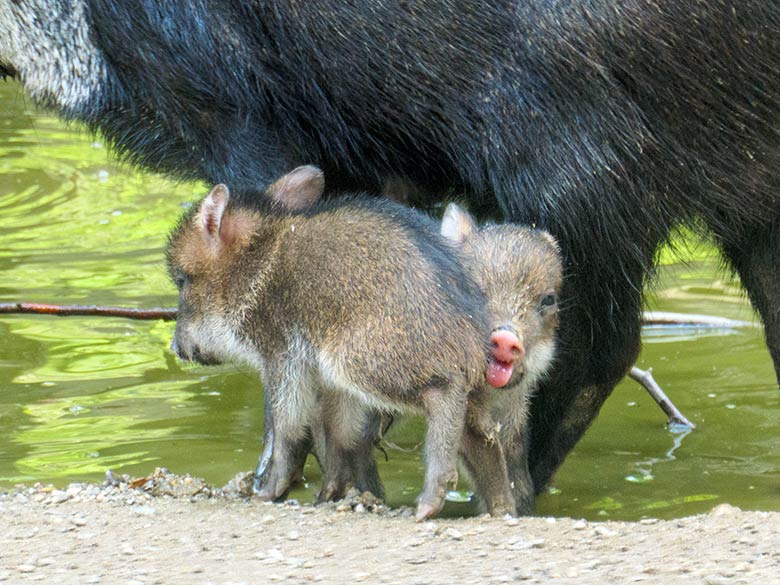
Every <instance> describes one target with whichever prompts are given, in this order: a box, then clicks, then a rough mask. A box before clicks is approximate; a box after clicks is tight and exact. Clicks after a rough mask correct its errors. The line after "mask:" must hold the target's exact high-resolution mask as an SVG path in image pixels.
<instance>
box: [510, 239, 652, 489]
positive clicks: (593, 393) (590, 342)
mask: <svg viewBox="0 0 780 585" xmlns="http://www.w3.org/2000/svg"><path fill="white" fill-rule="evenodd" d="M653 249H654V247H653ZM634 268H635V270H634V271H632V272H628V273H627V274H626V276H624V277H623V278H624V279H627V281H626V280H624V281H623V282H619V281H618V282H616V283H613V284H612V286H611V287H607V288H606V291H605V290H604V288H601V287H593V288H590V287H588V286H587V284H588V283H587V279H582V278H578V277H573V278H572V277H569V278H564V292H563V294H562V297H563V305H564V308H563V310H562V312H561V326H560V328H559V331H558V339H559V341H558V349H559V356H558V358H557V360H556V364H557V365H556V367H554V368H553V371H552V373H551V375H550V377H549V379H548V380H547V381H545V382H544V383H543V384H542V385H541V386H540V388H539V389H538V390H537V391H536V393H535V396H534V399H533V401H532V406H531V440H530V449H529V453H528V457H529V461H528V466H529V469H530V471H531V477H532V478H533V484H534V490H535V492H536V493H539V492H541V491H542V490H543V489H544V488H545V486H546V485H547V483H548V482H549V480H550V478H551V477H552V475H553V474H554V473H555V471H556V470H557V469H558V467H559V466H560V464H561V463H562V462H563V460H564V459H565V458H566V455H568V453H569V452H570V451H571V449H572V448H573V447H574V445H575V444H576V443H577V441H579V439H580V438H581V437H582V435H583V434H584V433H585V431H586V430H587V429H588V427H589V426H590V425H591V423H592V422H593V420H594V419H595V418H596V416H597V415H598V412H599V410H600V409H601V406H602V404H604V401H605V400H606V399H607V398H608V397H609V395H610V393H611V392H612V390H613V389H614V387H615V385H616V384H617V383H618V382H619V381H620V380H621V379H622V378H623V377H624V376H625V374H626V372H628V370H629V368H630V367H631V365H632V364H633V363H634V362H635V361H636V358H637V356H638V354H639V349H640V345H641V343H640V333H641V323H640V318H641V289H642V282H643V271H642V270H641V268H640V267H638V266H635V267H634ZM588 276H589V277H591V275H588ZM601 276H607V277H608V276H609V274H607V275H601ZM582 280H585V282H584V283H583V282H582ZM632 283H634V284H633V285H632ZM589 288H590V293H589ZM594 289H595V291H598V292H594ZM583 294H584V295H587V294H591V295H595V294H599V295H601V299H602V300H601V302H600V303H595V302H590V303H586V302H585V301H584V299H583V298H582V295H583ZM591 301H593V299H591ZM586 311H591V312H590V313H588V312H586ZM595 311H599V313H598V314H595V313H594V312H595ZM521 475H522V474H521ZM521 479H522V477H521ZM510 480H512V481H516V480H517V478H516V477H513V476H510Z"/></svg>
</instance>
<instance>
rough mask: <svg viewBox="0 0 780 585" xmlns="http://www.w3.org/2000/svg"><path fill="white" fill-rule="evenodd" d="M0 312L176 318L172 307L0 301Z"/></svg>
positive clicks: (128, 317) (173, 319)
mask: <svg viewBox="0 0 780 585" xmlns="http://www.w3.org/2000/svg"><path fill="white" fill-rule="evenodd" d="M0 313H33V314H37V315H57V316H59V317H68V316H72V315H83V316H90V317H93V316H96V317H125V318H127V319H143V320H157V319H161V320H163V321H175V320H176V309H173V308H155V309H133V308H130V307H101V306H96V305H49V304H46V303H0Z"/></svg>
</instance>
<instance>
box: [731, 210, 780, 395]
mask: <svg viewBox="0 0 780 585" xmlns="http://www.w3.org/2000/svg"><path fill="white" fill-rule="evenodd" d="M721 244H722V247H723V252H724V254H725V255H726V257H727V258H728V260H729V261H730V263H731V266H732V267H733V268H734V270H735V271H736V272H737V274H739V277H740V279H741V281H742V285H743V286H744V287H745V290H747V293H748V296H749V297H750V302H751V303H752V304H753V307H754V308H755V309H756V310H757V311H758V313H759V314H760V315H761V319H762V321H763V322H764V333H765V335H766V344H767V346H768V348H769V354H770V355H771V356H772V363H773V364H774V366H775V375H776V376H777V379H778V382H780V220H778V219H776V220H775V221H774V222H772V223H771V224H769V225H767V226H764V227H761V228H758V229H756V230H754V231H752V232H750V233H749V234H747V235H745V236H744V237H743V238H742V239H740V240H739V241H738V242H723V241H721Z"/></svg>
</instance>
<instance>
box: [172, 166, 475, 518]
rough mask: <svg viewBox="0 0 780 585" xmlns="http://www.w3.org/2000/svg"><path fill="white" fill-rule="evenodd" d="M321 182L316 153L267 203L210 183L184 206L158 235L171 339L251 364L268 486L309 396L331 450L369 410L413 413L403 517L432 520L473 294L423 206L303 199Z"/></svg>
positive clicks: (289, 473)
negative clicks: (409, 487) (412, 468)
mask: <svg viewBox="0 0 780 585" xmlns="http://www.w3.org/2000/svg"><path fill="white" fill-rule="evenodd" d="M322 188H323V177H322V173H321V172H320V171H319V169H316V168H314V167H299V168H297V169H295V170H294V171H292V172H291V173H289V174H287V175H285V176H284V177H282V178H281V179H280V180H279V181H277V182H276V183H275V184H274V185H273V186H272V187H271V188H270V189H269V191H268V193H269V194H270V198H271V199H272V201H271V202H270V203H269V204H266V203H263V204H260V205H258V204H256V203H255V204H254V205H253V206H249V205H243V204H240V203H239V202H238V201H237V200H235V201H234V200H233V199H231V198H230V196H229V191H228V188H227V187H226V186H224V185H217V186H216V187H214V188H213V189H212V191H211V192H210V193H209V194H208V196H207V197H206V198H205V199H204V200H203V201H202V203H201V204H200V205H199V206H197V207H196V208H194V210H193V211H192V212H190V213H188V214H187V215H186V216H185V217H184V218H183V219H182V220H181V222H180V224H179V226H178V227H177V228H176V229H175V230H174V232H173V234H172V235H171V238H170V242H169V246H168V264H169V269H170V273H171V276H172V278H173V279H174V281H175V283H176V285H177V287H178V289H179V316H178V320H177V323H176V331H175V334H174V339H173V342H172V345H171V347H172V348H173V350H174V351H175V352H176V354H177V355H178V356H179V357H180V358H182V359H185V360H196V361H199V362H202V363H216V362H222V361H235V360H239V361H244V362H247V363H249V364H251V365H252V366H254V367H256V368H258V369H259V370H260V373H261V376H262V378H263V381H264V384H265V401H266V413H268V414H269V415H270V417H271V418H270V420H267V421H266V425H269V423H270V424H271V426H272V429H273V432H270V433H268V432H266V434H265V438H266V441H265V445H264V452H263V455H262V456H261V460H260V464H259V467H258V471H259V473H261V474H262V475H263V476H264V477H263V481H262V482H261V486H262V488H261V490H260V492H259V493H258V496H259V497H261V498H264V499H267V500H274V499H277V498H279V497H281V496H283V495H284V493H285V492H286V491H287V490H288V488H289V485H290V482H291V481H293V480H294V479H295V478H296V476H297V473H298V470H299V469H300V464H301V461H300V460H299V457H300V454H301V453H304V454H305V452H306V448H305V447H302V445H305V444H307V442H308V441H309V436H308V429H309V428H310V426H311V422H312V421H311V416H312V413H313V412H314V411H315V409H316V408H317V404H318V401H322V402H324V404H325V409H326V410H327V416H325V420H326V421H328V423H329V428H327V429H326V435H327V438H328V448H327V454H326V455H325V456H324V457H325V458H326V459H329V458H333V459H335V460H336V461H343V460H347V459H349V457H350V455H349V453H350V451H351V450H352V449H354V448H355V446H356V445H357V444H358V443H359V442H360V441H361V440H362V430H363V427H364V426H365V424H366V421H365V417H366V415H367V414H368V413H370V411H371V409H373V410H379V411H385V412H387V411H413V412H422V413H423V414H424V415H425V417H426V419H427V433H426V438H425V448H424V451H425V480H424V486H423V490H422V493H421V494H420V496H419V499H418V505H417V512H416V518H417V520H422V519H425V518H429V517H431V516H433V515H435V514H436V513H438V512H439V511H440V510H441V508H442V506H443V505H444V496H445V494H446V492H447V490H448V488H449V486H450V485H451V484H453V483H454V482H455V481H456V480H457V470H456V459H457V454H458V448H459V446H460V445H461V444H462V440H463V428H464V424H465V419H466V408H467V398H468V395H469V390H470V389H472V388H475V387H476V386H477V385H478V384H480V382H481V381H482V380H484V376H485V367H486V356H487V343H486V336H485V332H486V331H487V330H488V322H487V317H486V306H485V300H484V296H483V294H482V292H481V289H480V288H479V287H478V286H477V285H476V284H475V283H474V282H473V280H472V279H471V277H470V276H469V275H468V274H467V273H465V271H464V269H463V268H462V266H461V264H460V262H459V261H458V257H457V254H456V253H455V252H454V250H453V246H452V245H451V244H450V243H448V242H447V241H446V239H445V238H443V237H442V236H441V235H440V234H439V233H438V230H437V226H436V224H435V223H433V222H432V221H431V220H429V219H428V218H426V217H424V216H423V215H422V214H420V213H418V212H415V211H413V210H410V209H408V208H405V207H403V206H401V205H397V204H394V203H391V202H388V201H384V200H381V199H376V198H362V197H360V196H353V197H345V198H340V199H338V200H335V201H322V202H318V203H316V204H314V205H310V202H309V201H308V200H307V198H310V196H311V198H319V195H320V193H321V192H322ZM275 202H276V203H277V204H276V205H274V203H275ZM304 208H306V209H304ZM331 467H333V466H330V465H329V464H328V462H326V464H325V465H324V466H323V468H324V469H329V468H331ZM336 467H337V466H336ZM328 479H329V478H327V477H324V481H328Z"/></svg>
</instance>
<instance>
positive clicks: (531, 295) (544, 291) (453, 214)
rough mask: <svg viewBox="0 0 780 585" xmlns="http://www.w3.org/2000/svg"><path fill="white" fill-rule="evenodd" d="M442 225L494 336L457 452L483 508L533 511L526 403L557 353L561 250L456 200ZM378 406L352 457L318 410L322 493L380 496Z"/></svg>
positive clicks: (542, 236)
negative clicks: (331, 446)
mask: <svg viewBox="0 0 780 585" xmlns="http://www.w3.org/2000/svg"><path fill="white" fill-rule="evenodd" d="M272 190H273V187H272ZM293 194H294V193H293V191H290V190H288V191H287V192H286V196H288V197H292V196H293ZM315 198H316V197H315V194H314V193H311V194H310V195H309V197H308V199H309V200H310V203H313V200H314V199H315ZM292 204H294V205H297V204H298V203H297V202H295V201H293V202H292ZM440 231H441V233H442V235H443V236H445V237H446V238H447V239H449V240H450V241H451V242H453V243H454V244H456V245H457V246H458V248H459V249H460V251H461V253H462V256H463V258H462V260H463V263H464V267H465V268H466V270H467V271H468V272H469V273H470V274H471V275H472V277H473V278H474V280H475V281H476V283H477V284H478V285H479V286H480V288H481V289H482V290H483V292H484V294H485V296H486V299H487V303H488V319H489V326H488V328H487V329H486V330H485V337H486V338H489V339H490V342H491V345H492V348H491V351H490V354H491V355H490V356H489V363H488V365H487V369H486V372H485V378H484V379H483V380H482V381H481V384H480V385H479V387H478V388H476V389H474V391H473V392H471V394H470V396H469V404H468V408H467V424H466V427H465V431H464V442H463V445H462V447H461V449H460V452H461V455H462V458H463V461H464V464H465V466H466V468H467V469H468V471H469V475H470V476H471V479H472V483H473V484H474V488H475V492H476V495H477V499H478V502H479V506H480V508H481V509H482V510H484V511H486V512H489V513H490V514H492V515H494V516H495V515H502V514H512V515H514V514H517V513H520V514H528V513H531V512H532V511H533V501H534V500H533V494H534V491H533V485H532V481H531V478H530V475H529V472H528V463H527V447H526V441H527V437H528V428H527V427H528V408H529V402H530V399H531V396H532V394H533V391H534V389H535V388H536V386H537V384H538V383H539V382H540V380H541V378H542V377H543V376H544V375H545V374H546V373H547V370H548V369H549V367H550V366H551V365H552V361H553V356H554V352H555V330H556V328H557V325H558V294H559V292H560V288H561V284H562V271H563V269H562V260H561V256H560V252H559V250H558V246H557V243H556V242H555V240H554V238H553V237H552V236H551V235H550V234H549V233H547V232H545V231H542V230H537V229H531V228H528V227H524V226H520V225H513V224H503V225H486V226H483V227H481V228H480V227H478V226H477V224H476V223H475V222H474V220H473V219H472V218H471V216H470V215H469V214H468V213H467V212H466V211H464V210H462V209H461V208H460V207H458V206H457V205H455V204H450V205H449V206H448V207H447V209H446V211H445V214H444V218H443V220H442V223H441V226H440ZM355 408H357V406H356V407H355ZM376 414H377V413H376V412H373V413H371V415H369V414H368V413H363V414H362V415H361V416H363V417H364V419H363V420H367V421H369V422H368V426H367V427H366V428H365V429H364V432H365V437H368V438H367V439H366V438H364V440H363V446H364V448H363V449H362V450H360V449H355V450H353V451H351V452H350V453H349V456H350V460H349V461H345V460H341V459H338V458H334V457H328V446H327V445H328V443H329V440H328V437H327V434H328V433H327V429H328V428H332V427H333V426H335V424H337V423H334V421H329V420H328V413H327V411H319V412H317V413H316V414H315V415H314V416H313V417H312V419H311V424H312V433H313V438H314V444H313V448H314V452H315V455H316V456H317V459H318V461H319V462H320V466H321V467H322V468H323V474H324V476H325V477H329V478H332V480H331V481H327V482H324V483H323V487H322V489H321V490H320V493H319V495H318V499H319V500H327V499H338V498H339V497H342V496H343V495H344V493H345V491H346V487H347V486H349V485H355V486H357V487H359V489H367V490H369V491H371V492H373V493H374V494H376V495H379V496H381V492H382V489H381V481H380V480H379V476H378V472H377V469H376V463H375V460H374V457H373V452H372V448H371V447H372V443H373V441H371V440H370V438H371V437H376V436H377V433H378V432H379V429H380V428H381V423H380V421H379V420H378V419H377V417H376ZM302 464H303V463H302V461H301V466H302ZM328 466H334V467H333V468H331V469H328V468H327V467H328Z"/></svg>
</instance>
